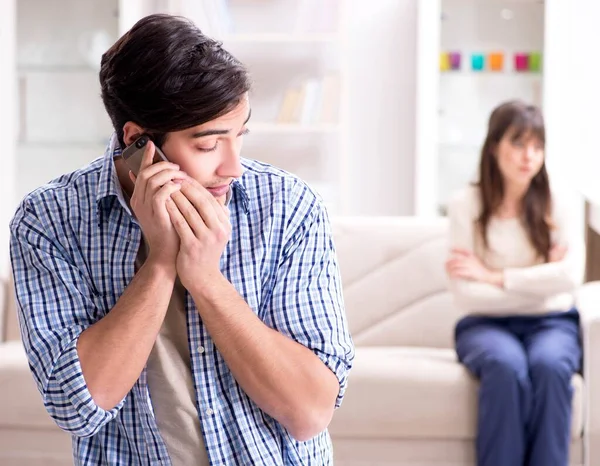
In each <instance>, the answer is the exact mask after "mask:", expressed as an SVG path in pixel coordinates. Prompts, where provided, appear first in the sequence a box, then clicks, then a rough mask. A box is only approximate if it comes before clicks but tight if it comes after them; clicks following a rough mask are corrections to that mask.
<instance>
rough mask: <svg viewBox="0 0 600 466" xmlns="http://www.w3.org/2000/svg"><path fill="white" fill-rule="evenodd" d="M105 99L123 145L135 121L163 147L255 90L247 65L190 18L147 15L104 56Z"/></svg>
mask: <svg viewBox="0 0 600 466" xmlns="http://www.w3.org/2000/svg"><path fill="white" fill-rule="evenodd" d="M100 85H101V88H102V101H103V102H104V106H105V108H106V111H107V113H108V115H109V116H110V119H111V120H112V124H113V126H114V128H115V131H116V132H117V136H118V139H119V143H120V144H121V147H125V145H124V142H123V125H124V124H125V123H126V122H128V121H132V122H134V123H136V124H138V125H140V126H141V127H142V128H144V129H145V130H146V131H147V132H148V133H149V134H150V136H151V137H152V138H153V139H154V142H155V143H156V144H157V145H158V146H161V145H162V143H163V142H164V139H165V135H166V133H168V132H171V131H180V130H183V129H187V128H191V127H193V126H197V125H201V124H203V123H206V122H207V121H210V120H214V119H215V118H218V117H219V116H221V115H224V114H225V113H227V112H229V111H231V110H232V109H233V108H235V107H236V106H237V105H238V104H239V102H240V101H241V98H242V96H243V95H244V94H245V93H246V92H247V91H249V90H250V87H251V84H250V78H249V76H248V72H247V70H246V68H245V67H244V66H243V65H242V64H241V63H240V62H239V61H238V60H237V59H236V58H235V57H233V55H231V54H230V53H229V52H227V51H226V50H224V49H223V48H222V44H221V43H220V42H217V41H215V40H213V39H211V38H209V37H207V36H205V35H204V34H202V32H201V31H200V30H199V29H198V28H197V27H196V26H195V25H194V23H192V22H191V21H190V20H188V19H186V18H182V17H179V16H171V15H166V14H156V15H150V16H146V17H145V18H142V19H141V20H139V21H138V22H137V23H136V24H135V25H134V26H133V27H132V28H131V29H130V30H129V31H128V32H126V33H125V34H124V35H123V36H122V37H121V38H120V39H119V40H118V41H117V42H116V43H115V44H114V45H113V46H112V47H111V48H110V49H109V50H108V51H107V52H106V53H105V54H104V55H102V61H101V69H100Z"/></svg>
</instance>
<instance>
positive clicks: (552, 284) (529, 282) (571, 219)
mask: <svg viewBox="0 0 600 466" xmlns="http://www.w3.org/2000/svg"><path fill="white" fill-rule="evenodd" d="M563 196H564V197H563ZM568 200H569V198H568V197H567V196H566V193H562V195H561V194H555V195H553V202H554V203H555V208H554V215H553V222H554V228H555V229H554V231H553V236H554V238H553V240H554V241H553V243H554V244H558V245H561V246H566V248H567V252H566V255H565V258H564V259H563V260H562V261H560V262H550V263H546V264H540V265H534V266H531V267H520V268H507V269H505V270H504V287H505V288H506V289H507V290H510V291H516V292H519V293H523V294H528V295H531V296H537V297H539V298H546V297H548V296H552V295H554V294H557V293H568V292H573V291H575V289H576V288H577V287H578V286H580V285H581V284H582V283H583V277H584V273H585V240H584V238H583V235H582V231H581V228H578V226H579V225H580V223H579V222H578V220H577V218H576V217H577V216H576V215H574V213H573V212H574V210H573V209H569V203H568Z"/></svg>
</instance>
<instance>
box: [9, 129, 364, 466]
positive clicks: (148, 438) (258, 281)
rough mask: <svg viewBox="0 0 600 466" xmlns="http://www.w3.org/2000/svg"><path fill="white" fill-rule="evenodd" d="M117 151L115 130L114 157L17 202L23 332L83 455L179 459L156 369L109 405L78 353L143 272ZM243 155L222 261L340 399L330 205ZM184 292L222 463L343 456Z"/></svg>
mask: <svg viewBox="0 0 600 466" xmlns="http://www.w3.org/2000/svg"><path fill="white" fill-rule="evenodd" d="M118 154H119V149H118V144H117V143H116V142H115V137H114V136H113V138H112V140H111V143H110V145H109V146H108V148H107V150H106V153H105V155H104V157H102V158H99V159H97V160H96V161H94V162H92V163H91V164H90V165H89V166H87V167H85V168H82V169H80V170H78V171H75V172H74V173H71V174H68V175H64V176H62V177H60V178H58V179H57V180H54V181H53V182H50V183H49V184H48V185H46V186H44V187H42V188H39V189H37V190H36V191H34V192H33V193H31V194H29V195H28V196H27V197H26V198H25V199H24V200H23V201H22V203H21V205H20V206H19V208H18V210H17V212H16V215H15V217H14V218H13V220H12V222H11V227H10V228H11V259H12V267H13V273H14V276H15V287H16V293H17V299H18V304H19V320H20V324H21V333H22V338H23V343H24V345H25V350H26V353H27V357H28V359H29V364H30V367H31V370H32V373H33V376H34V378H35V381H36V383H37V386H38V389H39V391H40V393H41V394H42V397H43V400H44V404H45V406H46V409H47V411H48V413H49V414H50V415H51V416H52V418H53V419H54V421H55V422H56V423H57V424H58V425H59V426H60V427H61V428H62V429H64V430H66V431H67V432H69V433H71V434H72V438H73V454H74V459H75V463H76V464H77V465H86V466H87V465H119V466H121V465H125V464H130V465H153V466H154V465H169V464H171V461H170V459H169V456H168V453H167V449H166V447H165V444H164V442H163V440H162V439H161V436H160V434H159V431H158V428H157V425H156V422H155V419H154V415H153V410H152V405H151V403H150V395H149V391H148V386H147V383H146V373H145V371H144V372H142V374H141V375H140V378H139V379H138V381H137V382H136V383H135V385H134V386H133V388H132V389H131V391H130V392H129V393H128V394H127V396H126V397H125V398H124V399H123V400H122V401H121V402H120V403H119V404H118V405H117V406H116V407H115V408H114V409H111V410H110V411H106V410H104V409H102V408H100V407H99V406H97V405H96V404H95V403H94V401H93V399H92V397H91V396H90V393H89V391H88V389H87V387H86V383H85V380H84V378H83V375H82V371H81V366H80V362H79V358H78V355H77V350H76V345H77V339H78V337H79V335H80V334H81V332H83V331H84V330H85V329H86V328H88V327H89V326H90V325H92V324H94V323H95V322H97V321H98V320H100V319H101V318H102V317H103V316H105V315H106V313H107V312H109V311H110V309H112V307H113V306H114V305H115V303H116V302H117V300H118V299H119V297H120V296H121V294H122V293H123V291H124V290H125V288H126V287H127V285H128V284H129V282H130V281H131V279H132V278H133V276H134V267H135V258H136V255H137V252H138V249H139V246H140V241H141V239H142V237H141V230H140V227H139V225H138V224H137V222H136V221H135V219H134V218H133V217H132V216H131V212H130V210H129V208H128V206H127V204H126V202H125V201H124V198H123V193H122V191H121V188H120V186H119V183H118V180H117V177H116V171H115V168H114V164H113V157H114V156H116V155H118ZM243 164H244V168H245V172H244V175H243V176H242V177H241V178H240V179H239V180H236V181H235V182H234V186H233V197H232V200H231V203H230V205H229V208H230V212H231V222H232V226H233V233H232V238H231V241H230V242H229V244H228V245H227V247H226V249H225V251H224V253H223V256H222V257H221V271H222V273H223V274H224V276H225V277H226V278H227V279H228V280H229V281H230V282H231V283H232V284H233V285H234V286H235V288H236V289H237V291H238V292H239V294H240V295H241V296H242V297H243V298H244V299H245V300H246V302H247V303H248V305H249V306H250V308H251V309H252V311H254V312H255V313H256V314H257V315H258V316H259V317H260V319H261V320H262V321H263V322H264V323H265V324H266V325H268V326H269V327H271V328H274V329H276V330H278V331H279V332H281V333H283V334H285V335H288V336H289V337H291V338H293V339H294V340H296V341H297V342H299V343H301V344H302V345H304V346H306V347H308V348H310V349H311V350H312V351H314V353H315V354H316V355H317V356H318V357H319V358H320V359H321V360H322V361H323V362H324V363H325V364H326V365H327V366H328V367H329V368H330V369H331V370H332V371H333V372H334V373H335V375H336V376H337V378H338V380H339V382H340V392H339V396H338V398H337V402H336V405H337V406H339V405H340V403H341V400H342V397H343V394H344V390H345V388H346V383H347V377H348V372H349V370H350V367H351V364H352V360H353V357H354V348H353V344H352V340H351V337H350V335H349V333H348V329H347V324H346V319H345V315H344V306H343V299H342V289H341V282H340V276H339V271H338V265H337V261H336V254H335V250H334V245H333V242H332V234H331V231H330V224H329V220H328V218H327V214H326V211H325V209H324V207H323V205H322V204H321V202H320V201H319V200H318V199H317V197H316V196H315V195H314V194H313V193H312V192H311V191H310V190H309V189H308V188H307V187H306V185H305V184H303V183H302V182H301V181H299V180H298V179H297V178H295V177H293V176H291V175H289V174H287V173H285V172H282V171H280V170H277V169H275V168H272V167H270V166H268V165H264V164H262V163H259V162H255V161H247V160H244V161H243ZM186 299H187V319H188V329H189V332H188V341H189V345H190V353H191V357H192V358H191V359H192V374H193V378H194V385H195V391H196V402H197V406H198V408H199V413H198V415H199V418H200V421H201V424H202V429H203V432H204V441H205V445H206V448H207V452H208V456H209V458H210V462H211V465H227V466H229V465H243V466H247V465H248V466H249V465H261V466H265V465H330V464H332V463H333V460H332V447H331V440H330V437H329V434H328V433H327V432H323V433H321V434H319V435H317V436H316V437H315V438H313V439H312V440H309V441H307V442H298V441H296V440H294V439H293V438H292V437H291V436H290V435H289V433H288V432H287V431H286V430H285V429H284V428H283V427H282V426H281V425H280V424H279V423H278V422H277V421H276V420H274V419H273V418H271V417H269V416H268V415H266V414H265V413H264V412H262V411H261V410H260V409H259V408H258V407H257V406H256V404H255V403H254V402H253V401H252V400H251V399H250V398H248V396H247V395H246V393H244V391H243V390H242V388H241V387H240V386H239V385H238V384H237V383H236V381H235V379H234V378H233V376H232V374H231V372H230V371H229V369H228V367H227V365H226V364H225V361H224V360H223V358H222V356H221V354H220V353H219V351H218V349H217V348H216V347H215V346H214V344H213V342H212V339H211V337H210V335H209V334H208V333H207V331H206V328H205V327H204V326H203V325H202V321H201V320H200V315H199V313H198V312H197V309H196V307H195V305H194V302H193V300H192V299H191V297H190V295H189V293H188V294H187V296H186ZM199 347H202V348H203V349H204V351H202V352H200V351H196V348H199ZM107 383H110V381H107Z"/></svg>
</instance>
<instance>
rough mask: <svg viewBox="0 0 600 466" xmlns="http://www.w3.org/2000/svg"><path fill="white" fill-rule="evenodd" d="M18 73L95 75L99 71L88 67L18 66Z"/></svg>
mask: <svg viewBox="0 0 600 466" xmlns="http://www.w3.org/2000/svg"><path fill="white" fill-rule="evenodd" d="M17 72H18V73H19V74H22V73H94V74H98V70H96V69H94V68H92V67H90V66H86V65H17Z"/></svg>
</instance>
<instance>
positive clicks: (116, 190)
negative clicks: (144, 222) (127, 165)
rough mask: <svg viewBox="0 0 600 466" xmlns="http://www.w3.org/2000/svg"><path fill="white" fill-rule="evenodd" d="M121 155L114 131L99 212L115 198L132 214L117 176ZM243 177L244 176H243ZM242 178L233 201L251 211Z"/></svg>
mask: <svg viewBox="0 0 600 466" xmlns="http://www.w3.org/2000/svg"><path fill="white" fill-rule="evenodd" d="M120 156H121V145H120V144H119V140H118V139H117V134H116V133H113V134H112V136H111V137H110V141H109V142H108V145H107V146H106V150H105V151H104V157H103V159H102V168H101V170H100V179H99V180H98V191H97V193H96V204H97V206H98V214H99V215H101V213H102V211H103V209H104V208H105V207H106V206H109V205H111V204H112V202H114V200H115V199H117V200H118V201H119V203H120V204H121V205H122V206H123V208H124V209H125V211H126V212H127V213H128V214H129V215H132V213H131V210H130V209H129V206H128V205H127V202H126V201H125V197H124V195H123V189H122V188H121V184H120V183H119V178H118V177H117V170H116V168H115V163H114V159H115V158H116V157H120ZM242 178H243V176H242ZM242 178H240V179H237V180H234V181H233V184H232V186H231V188H232V189H233V196H232V201H236V200H237V201H241V203H242V206H243V209H244V213H246V214H248V212H249V198H248V191H247V190H246V188H245V187H244V185H243V183H242V181H241V180H242Z"/></svg>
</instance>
